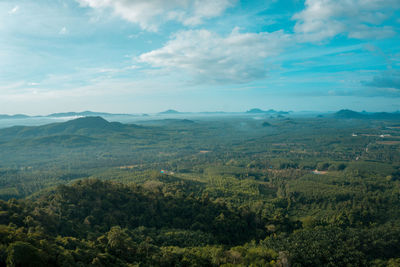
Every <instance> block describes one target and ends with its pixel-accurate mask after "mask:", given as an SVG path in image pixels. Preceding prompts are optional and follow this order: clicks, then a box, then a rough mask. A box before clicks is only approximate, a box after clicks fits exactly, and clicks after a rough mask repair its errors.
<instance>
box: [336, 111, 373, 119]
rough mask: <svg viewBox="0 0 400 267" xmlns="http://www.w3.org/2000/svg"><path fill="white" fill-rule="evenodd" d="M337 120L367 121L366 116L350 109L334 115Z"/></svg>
mask: <svg viewBox="0 0 400 267" xmlns="http://www.w3.org/2000/svg"><path fill="white" fill-rule="evenodd" d="M333 116H334V117H335V118H339V119H365V118H366V115H365V114H362V113H359V112H356V111H353V110H350V109H342V110H339V111H338V112H336V113H335V114H333Z"/></svg>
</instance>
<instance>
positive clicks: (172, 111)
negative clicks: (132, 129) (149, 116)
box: [158, 109, 180, 114]
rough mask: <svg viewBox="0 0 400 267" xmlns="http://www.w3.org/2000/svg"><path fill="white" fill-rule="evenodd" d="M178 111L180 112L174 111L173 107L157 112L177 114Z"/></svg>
mask: <svg viewBox="0 0 400 267" xmlns="http://www.w3.org/2000/svg"><path fill="white" fill-rule="evenodd" d="M179 113H180V112H179V111H176V110H174V109H168V110H166V111H163V112H160V113H158V114H179Z"/></svg>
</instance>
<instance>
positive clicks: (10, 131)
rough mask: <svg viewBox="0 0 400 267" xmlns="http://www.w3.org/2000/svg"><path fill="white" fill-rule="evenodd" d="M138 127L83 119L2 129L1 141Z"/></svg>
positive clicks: (113, 131) (105, 132)
mask: <svg viewBox="0 0 400 267" xmlns="http://www.w3.org/2000/svg"><path fill="white" fill-rule="evenodd" d="M137 127H138V126H136V125H133V124H122V123H119V122H108V121H106V120H105V119H103V118H101V117H83V118H78V119H74V120H70V121H67V122H61V123H52V124H47V125H43V126H34V127H32V126H31V127H24V126H14V127H11V128H6V129H0V140H7V139H19V138H33V137H42V136H49V135H98V134H110V133H118V132H126V131H130V130H132V129H134V128H137Z"/></svg>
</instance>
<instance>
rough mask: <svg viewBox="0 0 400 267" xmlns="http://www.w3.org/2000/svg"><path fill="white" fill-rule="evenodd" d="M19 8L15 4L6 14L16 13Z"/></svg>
mask: <svg viewBox="0 0 400 267" xmlns="http://www.w3.org/2000/svg"><path fill="white" fill-rule="evenodd" d="M18 10H19V6H15V7H14V8H13V9H11V10H10V11H8V14H10V15H12V14H15V13H17V12H18Z"/></svg>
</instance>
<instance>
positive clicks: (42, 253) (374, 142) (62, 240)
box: [0, 112, 400, 266]
mask: <svg viewBox="0 0 400 267" xmlns="http://www.w3.org/2000/svg"><path fill="white" fill-rule="evenodd" d="M342 113H343V112H342ZM252 114H253V113H252V112H249V114H248V115H246V116H243V117H239V116H236V117H219V118H217V117H207V118H197V119H190V120H189V119H183V120H180V119H170V120H158V121H146V122H141V123H140V125H138V123H137V124H130V125H128V124H121V123H110V122H107V121H105V120H103V119H102V118H100V117H88V118H81V119H77V120H73V121H69V122H66V123H57V124H50V125H44V126H38V127H13V128H8V129H0V199H2V200H0V266H6V265H7V266H90V265H93V266H136V265H137V266H221V265H222V266H223V265H225V266H236V265H237V266H287V265H288V264H289V265H292V266H399V265H400V209H399V208H400V127H399V125H400V122H399V121H398V120H393V119H392V120H389V119H387V118H386V117H385V118H383V119H382V118H379V119H376V120H375V119H374V118H369V117H367V116H363V117H362V118H359V119H347V118H345V119H343V118H342V117H343V116H336V117H331V118H288V117H283V116H282V114H274V116H275V117H271V115H270V114H268V113H265V114H261V115H259V114H258V115H257V116H258V117H255V118H253V117H252V116H253V115H252ZM346 114H347V113H346ZM284 115H286V114H284ZM339 115H340V114H339Z"/></svg>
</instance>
